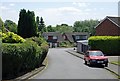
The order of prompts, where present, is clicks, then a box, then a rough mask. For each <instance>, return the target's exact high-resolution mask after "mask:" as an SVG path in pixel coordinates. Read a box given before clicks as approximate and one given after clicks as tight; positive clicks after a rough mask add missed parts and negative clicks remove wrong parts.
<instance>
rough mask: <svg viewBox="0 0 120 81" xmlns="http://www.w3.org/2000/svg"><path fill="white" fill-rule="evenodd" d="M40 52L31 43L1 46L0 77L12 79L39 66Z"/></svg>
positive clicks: (38, 48)
mask: <svg viewBox="0 0 120 81" xmlns="http://www.w3.org/2000/svg"><path fill="white" fill-rule="evenodd" d="M41 55H42V50H41V48H40V47H39V46H38V45H37V44H36V43H35V42H33V41H25V42H24V43H18V44H9V43H3V44H2V64H3V65H2V68H3V70H2V75H3V79H5V77H7V78H8V77H11V76H12V77H13V76H16V75H18V74H19V73H20V72H24V71H29V70H32V69H34V68H35V67H37V66H39V65H40V60H41Z"/></svg>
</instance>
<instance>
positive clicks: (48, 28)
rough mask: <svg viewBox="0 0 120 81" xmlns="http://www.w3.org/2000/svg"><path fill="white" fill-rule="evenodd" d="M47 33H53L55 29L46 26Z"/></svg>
mask: <svg viewBox="0 0 120 81" xmlns="http://www.w3.org/2000/svg"><path fill="white" fill-rule="evenodd" d="M47 31H48V32H55V29H54V28H53V27H52V26H51V25H49V26H47Z"/></svg>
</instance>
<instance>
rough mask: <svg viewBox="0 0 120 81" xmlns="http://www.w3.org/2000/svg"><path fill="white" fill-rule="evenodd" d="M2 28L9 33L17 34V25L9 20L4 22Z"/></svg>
mask: <svg viewBox="0 0 120 81" xmlns="http://www.w3.org/2000/svg"><path fill="white" fill-rule="evenodd" d="M4 27H5V28H7V29H8V30H10V31H11V32H14V33H17V24H16V23H15V22H13V21H11V20H6V21H5V23H4Z"/></svg>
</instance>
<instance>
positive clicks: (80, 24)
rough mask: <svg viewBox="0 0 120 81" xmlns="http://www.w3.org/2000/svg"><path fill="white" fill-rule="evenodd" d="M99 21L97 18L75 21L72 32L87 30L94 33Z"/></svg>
mask: <svg viewBox="0 0 120 81" xmlns="http://www.w3.org/2000/svg"><path fill="white" fill-rule="evenodd" d="M98 23H99V21H98V20H92V19H91V20H84V21H75V23H74V27H73V29H74V32H88V33H90V34H91V35H94V34H95V28H94V27H95V26H96V25H97V24H98Z"/></svg>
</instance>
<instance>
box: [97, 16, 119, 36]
mask: <svg viewBox="0 0 120 81" xmlns="http://www.w3.org/2000/svg"><path fill="white" fill-rule="evenodd" d="M95 28H96V34H95V35H97V36H120V17H110V16H107V17H106V18H104V19H103V20H102V21H101V22H100V23H99V24H98V25H97V26H96V27H95Z"/></svg>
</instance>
